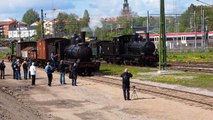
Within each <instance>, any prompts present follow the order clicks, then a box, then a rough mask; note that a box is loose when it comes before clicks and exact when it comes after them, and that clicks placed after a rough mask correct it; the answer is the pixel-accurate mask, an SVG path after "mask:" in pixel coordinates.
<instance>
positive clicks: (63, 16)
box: [56, 12, 70, 20]
mask: <svg viewBox="0 0 213 120" xmlns="http://www.w3.org/2000/svg"><path fill="white" fill-rule="evenodd" d="M69 17H70V16H69V14H67V13H65V12H59V13H58V16H57V18H56V19H57V20H68V19H69Z"/></svg>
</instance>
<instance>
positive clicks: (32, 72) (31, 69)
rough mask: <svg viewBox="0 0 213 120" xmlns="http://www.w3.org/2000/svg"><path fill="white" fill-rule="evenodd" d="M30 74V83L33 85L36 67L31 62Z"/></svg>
mask: <svg viewBox="0 0 213 120" xmlns="http://www.w3.org/2000/svg"><path fill="white" fill-rule="evenodd" d="M30 74H31V78H32V85H35V80H36V67H35V63H34V62H33V63H32V65H31V66H30Z"/></svg>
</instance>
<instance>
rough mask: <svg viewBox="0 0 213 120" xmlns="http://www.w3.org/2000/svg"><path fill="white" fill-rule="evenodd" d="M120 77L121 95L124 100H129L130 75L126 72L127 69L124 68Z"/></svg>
mask: <svg viewBox="0 0 213 120" xmlns="http://www.w3.org/2000/svg"><path fill="white" fill-rule="evenodd" d="M121 77H122V88H123V95H124V100H130V93H129V91H130V78H131V77H132V74H131V73H130V72H128V69H127V68H125V70H124V72H123V73H122V74H121Z"/></svg>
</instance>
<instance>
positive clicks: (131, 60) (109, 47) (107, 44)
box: [97, 34, 159, 66]
mask: <svg viewBox="0 0 213 120" xmlns="http://www.w3.org/2000/svg"><path fill="white" fill-rule="evenodd" d="M97 46H98V49H99V50H98V51H99V52H98V54H99V56H100V57H101V58H103V60H105V61H106V62H107V63H109V62H110V63H115V64H125V65H139V66H155V65H156V64H157V62H158V60H159V58H158V54H157V53H156V47H155V44H154V43H153V42H151V41H149V39H148V38H147V39H143V37H141V36H139V35H138V34H134V35H122V36H118V37H114V38H113V40H112V41H100V42H98V43H97Z"/></svg>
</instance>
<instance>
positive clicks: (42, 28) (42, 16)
mask: <svg viewBox="0 0 213 120" xmlns="http://www.w3.org/2000/svg"><path fill="white" fill-rule="evenodd" d="M41 38H44V15H43V9H41Z"/></svg>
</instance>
